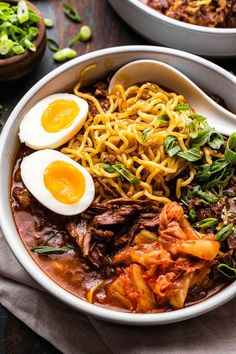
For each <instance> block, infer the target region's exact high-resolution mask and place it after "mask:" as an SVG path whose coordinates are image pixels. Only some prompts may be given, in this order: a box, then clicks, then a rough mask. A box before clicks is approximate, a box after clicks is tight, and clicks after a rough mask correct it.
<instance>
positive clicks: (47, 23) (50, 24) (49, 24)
mask: <svg viewBox="0 0 236 354" xmlns="http://www.w3.org/2000/svg"><path fill="white" fill-rule="evenodd" d="M44 23H45V26H46V27H47V28H52V27H53V20H52V19H51V18H45V19H44Z"/></svg>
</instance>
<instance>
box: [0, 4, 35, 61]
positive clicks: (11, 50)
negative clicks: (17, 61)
mask: <svg viewBox="0 0 236 354" xmlns="http://www.w3.org/2000/svg"><path fill="white" fill-rule="evenodd" d="M39 20H40V17H39V16H38V15H36V14H35V13H34V11H33V10H32V9H30V8H29V7H28V6H27V4H26V2H25V1H23V0H21V1H19V2H18V4H17V5H16V6H12V5H11V4H9V3H7V2H0V58H8V57H12V56H14V55H19V54H23V53H24V52H25V51H26V50H27V49H28V50H30V51H32V52H35V51H36V46H35V44H34V43H33V41H34V39H35V38H36V37H37V35H38V27H37V22H38V21H39Z"/></svg>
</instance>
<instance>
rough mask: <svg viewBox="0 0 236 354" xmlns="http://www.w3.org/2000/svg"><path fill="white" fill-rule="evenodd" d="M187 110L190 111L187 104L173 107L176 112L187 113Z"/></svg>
mask: <svg viewBox="0 0 236 354" xmlns="http://www.w3.org/2000/svg"><path fill="white" fill-rule="evenodd" d="M189 109H190V107H189V104H188V103H182V104H181V103H179V104H177V105H176V107H175V111H176V112H182V111H188V110H189Z"/></svg>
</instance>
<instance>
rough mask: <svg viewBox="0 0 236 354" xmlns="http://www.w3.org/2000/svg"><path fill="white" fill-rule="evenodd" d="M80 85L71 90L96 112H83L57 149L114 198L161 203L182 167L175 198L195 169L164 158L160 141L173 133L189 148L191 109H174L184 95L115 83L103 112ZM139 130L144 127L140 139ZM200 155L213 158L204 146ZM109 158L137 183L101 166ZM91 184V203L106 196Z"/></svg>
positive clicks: (187, 182) (174, 158)
mask: <svg viewBox="0 0 236 354" xmlns="http://www.w3.org/2000/svg"><path fill="white" fill-rule="evenodd" d="M90 69H91V68H90ZM80 86H81V83H78V84H77V85H76V87H75V88H74V93H75V94H76V95H77V96H79V97H81V98H83V99H85V100H87V101H88V102H90V103H91V104H92V105H94V107H95V108H96V111H97V114H95V116H94V117H93V116H92V115H91V113H89V114H88V117H87V120H86V122H85V124H84V127H83V128H82V129H81V130H80V132H79V133H78V134H77V135H76V136H75V137H74V138H72V139H71V140H70V141H69V142H68V144H67V146H66V147H64V148H63V149H62V152H63V153H65V154H67V155H68V156H70V157H71V158H73V159H74V160H76V161H78V162H79V163H80V164H81V165H82V166H84V167H85V168H86V169H87V170H88V171H89V173H91V174H92V175H96V176H97V177H99V178H102V180H103V182H104V183H106V184H107V185H108V186H109V187H110V188H112V189H113V190H114V191H115V192H116V194H117V196H118V197H119V196H120V197H124V198H131V199H136V198H139V199H146V198H149V199H151V200H155V201H158V202H160V203H167V202H168V201H169V197H170V187H169V186H168V182H169V181H171V180H173V179H175V178H176V179H177V178H178V176H180V174H181V173H182V172H183V171H184V176H185V178H184V179H183V178H181V177H180V178H178V179H177V182H176V195H177V197H180V195H181V188H183V187H186V186H187V185H188V184H190V183H191V182H192V180H193V178H194V176H195V174H196V170H195V169H194V168H193V167H192V166H191V164H190V163H189V162H188V161H186V160H184V159H182V158H180V157H178V156H173V157H169V156H168V154H167V153H166V151H165V148H164V145H163V144H164V141H165V138H166V137H167V136H170V135H171V136H174V137H176V139H177V141H178V144H179V146H180V147H181V149H182V150H183V151H186V150H188V149H189V143H190V137H189V134H188V133H187V132H186V120H187V118H188V115H189V113H190V114H191V113H193V111H192V109H191V108H189V111H188V112H185V111H181V112H178V111H176V106H177V105H178V104H183V103H186V101H185V99H184V97H183V96H182V95H178V94H176V93H173V92H168V91H165V90H164V89H162V88H161V87H159V86H158V85H156V84H151V83H145V84H143V85H141V86H140V87H139V86H137V85H134V86H131V87H128V88H127V89H125V88H123V87H122V86H121V85H116V86H115V87H114V88H113V90H112V92H111V94H110V95H108V96H107V100H108V102H109V108H108V110H105V109H104V108H103V106H102V105H101V102H99V100H98V99H97V98H96V95H92V94H90V93H85V92H81V91H80V90H79V89H80ZM162 116H165V117H166V116H167V117H168V120H167V121H163V120H162V119H161V117H162ZM145 130H148V131H147V135H146V137H145V139H144V132H145ZM203 153H204V156H205V160H206V161H207V162H208V163H210V162H211V155H213V156H217V155H216V154H217V153H216V152H214V151H213V150H212V149H210V148H205V149H204V150H203ZM109 158H112V161H113V163H122V164H123V165H124V166H125V167H126V168H127V169H128V170H129V171H130V172H131V173H132V174H133V175H134V176H135V177H136V178H137V179H138V181H139V183H135V184H132V183H130V182H129V181H127V180H123V179H121V176H120V174H119V173H118V172H115V173H113V172H112V173H111V172H108V171H107V170H106V169H104V166H103V164H104V163H107V162H108V161H109ZM107 159H108V161H107ZM114 161H115V162H114ZM95 187H96V196H95V201H96V202H102V201H105V200H107V198H109V197H110V198H111V196H109V195H106V192H105V191H104V190H103V188H102V187H101V186H100V185H99V184H98V183H97V182H96V184H95ZM172 193H173V190H172Z"/></svg>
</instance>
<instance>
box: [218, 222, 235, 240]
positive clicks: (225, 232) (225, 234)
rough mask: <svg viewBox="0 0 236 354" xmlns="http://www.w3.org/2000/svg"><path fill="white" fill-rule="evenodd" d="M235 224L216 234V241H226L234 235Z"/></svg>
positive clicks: (223, 228)
mask: <svg viewBox="0 0 236 354" xmlns="http://www.w3.org/2000/svg"><path fill="white" fill-rule="evenodd" d="M232 230H233V224H228V225H226V226H224V227H222V229H221V230H220V231H218V232H217V233H216V234H215V239H216V240H217V241H219V242H223V241H225V240H226V239H227V238H228V237H229V235H230V234H231V233H232Z"/></svg>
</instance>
